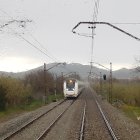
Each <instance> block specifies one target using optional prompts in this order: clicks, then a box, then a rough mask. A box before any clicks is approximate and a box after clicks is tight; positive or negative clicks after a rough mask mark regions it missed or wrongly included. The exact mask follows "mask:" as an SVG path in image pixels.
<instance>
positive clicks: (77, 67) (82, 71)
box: [0, 63, 140, 79]
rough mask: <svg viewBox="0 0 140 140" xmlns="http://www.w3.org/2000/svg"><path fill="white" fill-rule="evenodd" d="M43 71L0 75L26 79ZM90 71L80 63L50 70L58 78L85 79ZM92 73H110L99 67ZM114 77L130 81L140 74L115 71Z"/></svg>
mask: <svg viewBox="0 0 140 140" xmlns="http://www.w3.org/2000/svg"><path fill="white" fill-rule="evenodd" d="M54 65H56V63H50V64H47V66H46V69H49V68H51V67H53V66H54ZM41 69H42V70H43V69H44V66H40V67H38V68H35V69H31V70H29V71H26V72H19V73H12V72H10V73H9V72H0V75H3V76H11V77H15V78H24V76H25V75H27V74H28V73H31V72H34V71H38V70H41ZM89 71H90V65H82V64H79V63H70V64H66V65H59V66H56V67H54V68H53V69H50V70H49V72H51V73H53V74H57V76H61V74H62V72H63V74H64V75H65V74H67V73H71V72H73V73H75V72H76V73H77V74H79V75H80V76H81V77H82V78H84V79H85V78H87V76H88V74H89ZM92 72H93V74H94V73H95V74H97V75H99V74H100V72H101V73H102V74H107V75H109V71H107V70H105V69H100V68H97V67H93V71H92ZM113 77H114V78H118V79H130V78H134V77H140V72H136V70H135V69H126V68H123V69H120V70H116V71H113Z"/></svg>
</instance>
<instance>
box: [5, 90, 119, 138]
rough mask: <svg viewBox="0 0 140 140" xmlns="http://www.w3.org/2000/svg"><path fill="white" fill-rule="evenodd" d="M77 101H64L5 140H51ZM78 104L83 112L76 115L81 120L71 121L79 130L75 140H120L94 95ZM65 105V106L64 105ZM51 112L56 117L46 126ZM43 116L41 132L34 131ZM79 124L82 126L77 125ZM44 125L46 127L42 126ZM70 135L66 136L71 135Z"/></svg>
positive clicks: (82, 99) (88, 95)
mask: <svg viewBox="0 0 140 140" xmlns="http://www.w3.org/2000/svg"><path fill="white" fill-rule="evenodd" d="M80 96H81V95H80ZM75 101H77V100H67V101H66V100H63V101H62V102H60V103H59V104H57V105H55V106H54V107H53V108H51V109H50V110H48V111H46V112H45V113H43V114H42V115H40V116H39V117H37V118H35V119H34V120H32V121H30V122H29V123H27V124H26V125H24V126H23V127H22V128H20V129H18V131H15V132H13V133H12V134H11V135H9V136H7V137H5V138H4V139H3V140H9V139H11V140H17V139H18V138H19V139H35V140H41V139H47V140H48V139H50V138H51V137H52V135H53V134H54V133H55V129H56V131H58V129H59V128H61V126H63V122H65V123H67V120H68V115H69V114H71V111H72V110H73V109H74V108H76V106H75V105H73V104H74V102H75ZM77 102H79V103H80V104H81V105H80V106H81V108H80V106H79V107H78V108H77V109H78V110H81V111H79V113H78V114H79V115H78V114H77V113H76V114H75V115H77V118H79V119H76V121H77V122H76V121H71V122H72V123H74V124H73V126H74V125H75V126H76V127H77V130H76V129H75V130H76V131H75V130H74V131H73V134H74V135H75V137H76V135H78V137H77V138H74V139H79V140H90V139H98V138H101V139H103V140H104V138H105V137H106V136H107V139H108V137H110V138H109V139H108V140H112V139H113V140H118V139H119V138H118V137H117V136H116V134H115V132H114V131H113V129H112V127H111V125H110V123H109V121H108V120H107V117H106V116H105V114H104V113H103V110H102V108H101V106H100V104H99V102H98V100H97V99H96V97H95V96H93V95H92V94H87V93H85V94H83V95H82V98H80V99H79V101H77ZM77 102H76V103H77ZM93 102H94V104H92V103H93ZM63 103H65V104H63ZM89 103H90V104H89ZM72 105H73V106H72ZM71 106H72V107H71ZM95 106H96V107H95ZM58 107H59V109H57V108H58ZM70 107H71V108H70ZM92 107H94V108H92ZM60 108H64V109H60ZM95 108H96V110H95V111H94V113H93V112H90V111H91V110H93V109H95ZM60 110H61V111H60ZM68 110H69V111H68ZM89 110H90V111H89ZM49 112H50V113H51V112H54V113H53V116H55V117H54V118H52V119H51V120H50V121H49V123H47V124H45V125H44V124H43V123H46V121H47V120H49V118H47V116H48V117H49V116H52V115H50V113H49ZM66 112H67V113H66ZM97 112H98V113H97ZM65 114H67V115H65ZM89 114H90V115H89ZM45 115H46V116H45ZM43 116H44V119H43V120H41V123H40V127H39V128H38V130H39V132H38V130H34V129H36V127H37V126H39V125H38V124H36V122H37V121H38V122H39V121H40V119H41V118H42V117H43ZM66 116H67V117H66ZM95 116H97V117H95ZM45 117H46V118H45ZM73 117H74V116H73ZM73 117H72V118H73ZM50 118H51V117H50ZM80 118H81V119H80ZM89 118H90V119H91V120H92V121H93V122H91V120H88V119H89ZM70 119H71V118H70ZM70 119H69V120H70ZM59 120H60V121H59ZM78 123H79V124H80V125H77V124H78ZM87 123H89V124H91V126H92V128H88V127H90V126H89V124H88V125H87ZM96 123H99V124H96ZM31 124H32V125H31ZM34 124H35V125H34ZM42 125H44V126H42ZM94 125H95V127H94V128H93V126H94ZM28 127H29V128H28ZM97 127H98V128H97ZM101 127H104V128H103V129H102V128H101ZM65 128H66V127H64V128H63V129H64V130H65ZM69 128H74V127H68V133H69V132H70V130H69ZM95 128H96V129H97V130H96V129H95ZM66 129H67V128H66ZM101 129H102V130H101ZM105 129H106V132H105ZM22 130H23V131H22ZM31 130H32V131H31ZM89 130H90V131H92V132H88V131H89ZM30 131H31V133H32V132H33V131H36V132H37V133H38V134H37V135H36V136H33V137H32V134H30ZM94 131H96V132H94ZM28 132H29V136H27V137H26V136H24V134H26V133H28ZM36 132H35V133H36ZM98 132H100V133H101V134H102V135H104V136H100V135H101V134H97V135H99V136H98V137H95V135H96V134H95V133H98ZM62 133H63V132H62V131H61V132H60V133H59V134H58V135H62V137H63V134H62ZM68 133H67V134H66V135H69V134H68ZM87 133H88V134H87ZM90 133H91V134H90ZM93 133H94V134H93ZM103 133H106V134H103ZM71 135H72V134H71ZM89 135H92V136H94V138H93V137H90V136H89ZM66 138H67V136H66ZM53 139H56V137H53ZM64 139H65V138H64ZM69 139H71V138H69Z"/></svg>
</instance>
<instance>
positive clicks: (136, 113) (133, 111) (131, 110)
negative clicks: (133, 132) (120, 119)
mask: <svg viewBox="0 0 140 140" xmlns="http://www.w3.org/2000/svg"><path fill="white" fill-rule="evenodd" d="M121 110H122V111H123V112H124V113H125V114H126V116H128V117H130V118H131V119H133V120H134V121H137V122H138V120H137V117H140V107H135V106H130V105H126V104H125V105H122V106H121ZM139 123H140V122H139Z"/></svg>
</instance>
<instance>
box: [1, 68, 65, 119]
mask: <svg viewBox="0 0 140 140" xmlns="http://www.w3.org/2000/svg"><path fill="white" fill-rule="evenodd" d="M44 79H46V81H44ZM62 82H63V80H62V79H61V77H60V78H57V79H56V78H55V77H54V76H53V75H51V74H50V73H47V72H46V74H45V78H44V71H37V72H33V73H30V74H28V75H27V76H26V77H25V79H22V80H20V79H15V78H11V77H0V121H1V120H3V118H4V119H6V118H9V117H10V116H15V115H16V114H19V113H22V112H26V111H31V110H34V109H36V108H38V107H41V106H43V105H45V98H44V97H45V95H46V103H47V104H48V103H51V102H54V101H57V100H60V99H62V98H63V94H62V93H63V91H62ZM44 89H46V93H45V90H44ZM55 92H56V95H55V94H54V93H55Z"/></svg>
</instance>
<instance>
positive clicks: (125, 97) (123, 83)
mask: <svg viewBox="0 0 140 140" xmlns="http://www.w3.org/2000/svg"><path fill="white" fill-rule="evenodd" d="M93 88H94V89H95V90H96V92H97V93H99V94H100V95H102V97H103V98H106V99H107V97H108V93H109V90H108V89H109V84H108V82H104V83H103V85H102V93H100V88H101V87H100V85H99V84H96V85H94V87H93ZM112 97H113V98H112V100H113V104H114V103H115V102H116V101H119V102H118V103H119V106H120V109H121V110H122V111H123V112H124V113H125V114H126V116H128V117H130V118H131V119H133V120H135V121H137V117H140V81H136V80H132V81H130V80H116V81H113V89H112ZM137 122H139V123H140V120H139V121H137Z"/></svg>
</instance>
